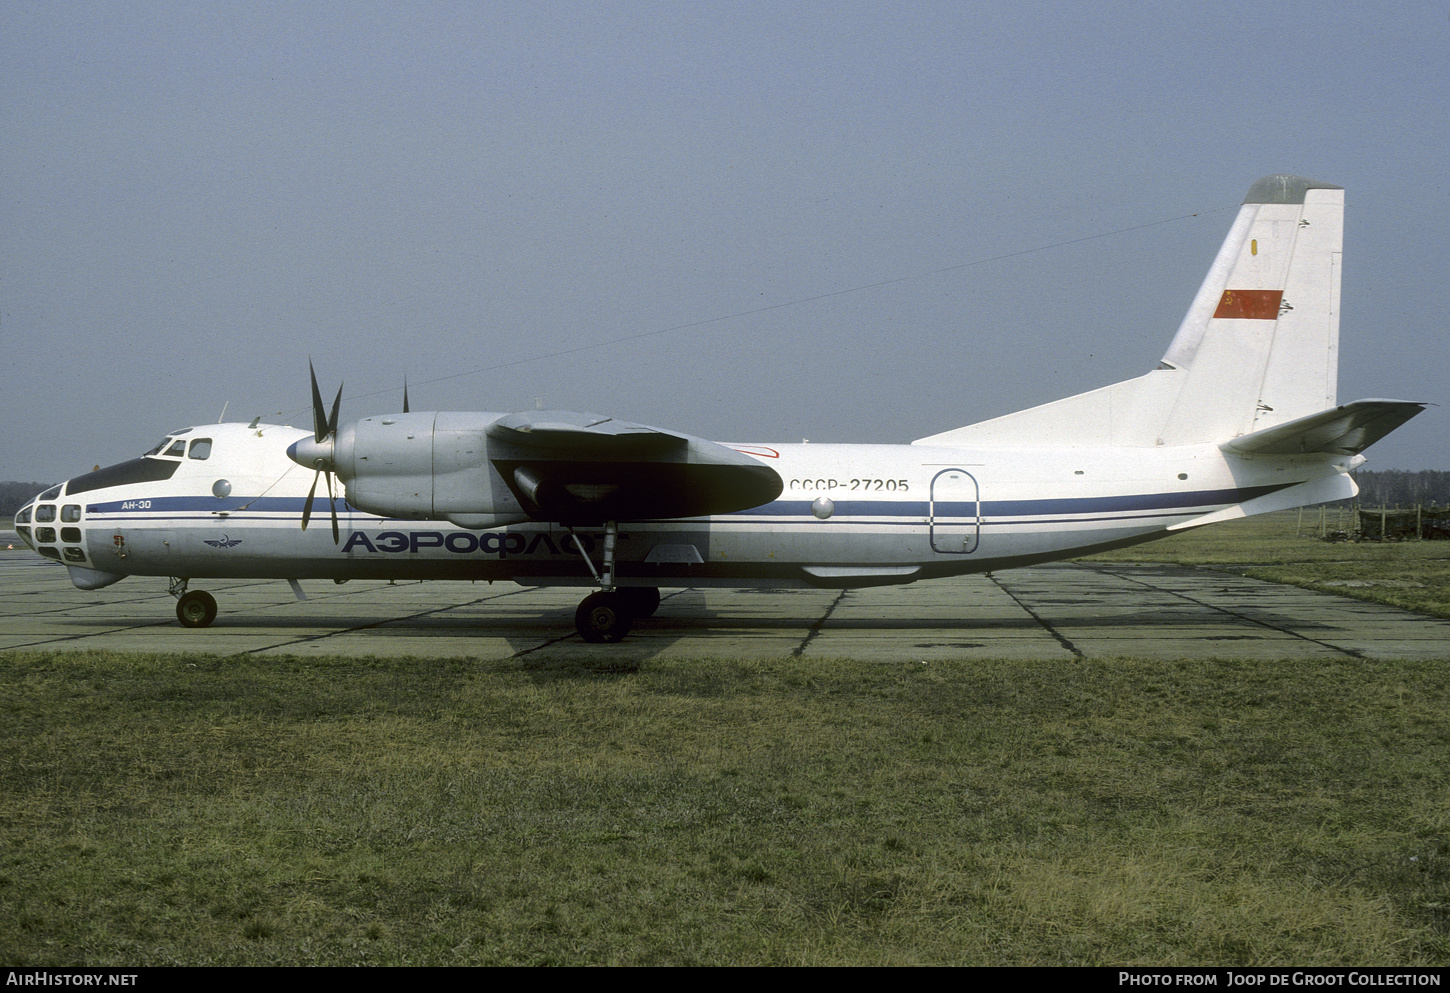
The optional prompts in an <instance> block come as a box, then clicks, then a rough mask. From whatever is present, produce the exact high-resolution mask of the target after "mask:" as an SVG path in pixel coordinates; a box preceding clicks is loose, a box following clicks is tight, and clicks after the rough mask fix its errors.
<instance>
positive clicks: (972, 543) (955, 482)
mask: <svg viewBox="0 0 1450 993" xmlns="http://www.w3.org/2000/svg"><path fill="white" fill-rule="evenodd" d="M927 513H928V515H929V518H928V523H929V525H930V528H931V547H932V551H935V552H941V553H942V554H944V555H970V554H971V553H972V552H975V551H976V550H977V538H978V536H979V532H980V530H981V521H982V517H981V515H982V501H981V496H980V494H979V493H978V491H977V480H976V477H975V476H973V475H972V474H971V473H969V472H967V470H965V469H943V470H941V471H940V472H938V473H937V474H936V475H935V476H933V477H932V478H931V500H930V504H929V509H928V511H927Z"/></svg>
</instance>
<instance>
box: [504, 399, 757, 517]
mask: <svg viewBox="0 0 1450 993" xmlns="http://www.w3.org/2000/svg"><path fill="white" fill-rule="evenodd" d="M488 437H489V456H490V459H491V461H492V462H493V465H494V467H495V468H496V469H497V470H498V472H499V474H500V475H501V476H502V477H503V479H504V481H505V483H507V484H508V486H509V488H510V489H511V490H512V491H513V492H514V495H515V496H516V497H518V500H519V503H520V504H521V505H522V506H523V507H524V509H525V510H526V511H527V512H528V514H529V515H530V516H531V517H533V518H534V519H535V520H548V521H558V522H560V523H562V524H568V525H575V524H579V525H584V524H599V523H603V522H605V521H621V522H622V521H641V520H661V519H675V518H684V517H708V516H710V515H713V514H728V513H733V512H735V511H738V510H747V509H749V508H751V507H758V506H760V505H761V504H764V503H769V502H770V501H772V500H774V499H775V498H776V497H778V496H779V495H780V493H781V490H782V489H784V484H783V483H782V482H781V479H780V476H779V475H777V474H776V472H775V470H773V469H771V468H770V467H769V466H766V465H764V464H762V463H761V462H759V461H758V460H756V459H754V458H752V457H751V456H749V455H746V454H744V453H742V452H738V451H735V450H734V449H731V448H726V447H725V446H724V445H719V444H716V443H715V442H712V441H705V440H704V439H702V438H695V437H692V436H690V435H687V434H681V433H678V432H674V431H665V430H662V429H660V428H654V427H650V426H649V425H646V424H632V423H630V422H628V421H619V420H615V419H613V418H608V417H600V416H598V415H594V414H581V413H577V412H574V411H529V412H526V413H520V414H510V415H509V416H507V417H502V418H499V419H498V420H497V421H495V422H494V423H493V424H492V425H490V426H489V428H488Z"/></svg>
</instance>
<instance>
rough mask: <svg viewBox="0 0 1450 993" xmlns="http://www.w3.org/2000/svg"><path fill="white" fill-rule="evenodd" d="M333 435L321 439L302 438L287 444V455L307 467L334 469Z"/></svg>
mask: <svg viewBox="0 0 1450 993" xmlns="http://www.w3.org/2000/svg"><path fill="white" fill-rule="evenodd" d="M332 440H333V439H332V436H331V435H329V436H328V437H326V438H323V439H322V440H321V441H317V440H315V439H313V438H301V439H299V440H297V441H294V442H293V443H292V444H291V445H289V446H287V457H288V458H289V459H291V460H292V461H293V462H296V463H297V464H298V465H300V466H302V467H304V468H306V469H323V470H326V471H328V472H331V471H332Z"/></svg>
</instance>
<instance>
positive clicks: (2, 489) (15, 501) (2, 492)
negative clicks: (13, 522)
mask: <svg viewBox="0 0 1450 993" xmlns="http://www.w3.org/2000/svg"><path fill="white" fill-rule="evenodd" d="M50 485H51V484H50V483H0V517H14V516H15V512H16V511H17V510H19V509H20V508H21V507H23V506H25V505H26V504H27V503H29V502H30V498H31V497H33V496H35V494H37V493H39V492H40V491H41V490H43V489H45V488H46V487H47V486H50Z"/></svg>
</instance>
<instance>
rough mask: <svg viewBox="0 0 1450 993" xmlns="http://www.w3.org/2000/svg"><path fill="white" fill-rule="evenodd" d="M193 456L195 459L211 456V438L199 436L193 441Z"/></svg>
mask: <svg viewBox="0 0 1450 993" xmlns="http://www.w3.org/2000/svg"><path fill="white" fill-rule="evenodd" d="M191 457H192V458H194V459H209V458H211V439H210V438H198V439H196V440H195V441H193V442H192V443H191Z"/></svg>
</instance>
